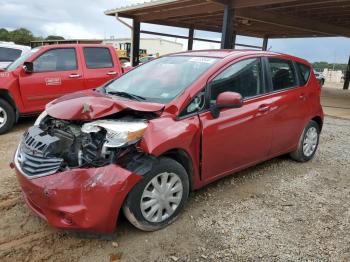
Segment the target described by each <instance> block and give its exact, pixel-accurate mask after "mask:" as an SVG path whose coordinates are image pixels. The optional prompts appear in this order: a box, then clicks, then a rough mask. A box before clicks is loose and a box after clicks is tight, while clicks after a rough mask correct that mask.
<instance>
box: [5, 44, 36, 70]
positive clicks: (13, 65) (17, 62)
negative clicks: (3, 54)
mask: <svg viewBox="0 0 350 262" xmlns="http://www.w3.org/2000/svg"><path fill="white" fill-rule="evenodd" d="M40 48H42V47H41V46H40V47H36V48H33V49H31V50H30V51H29V52H27V53H25V54H23V55H22V56H20V57H19V58H17V60H15V61H14V62H13V63H11V64H9V65H8V67H7V68H6V70H7V71H11V70H15V69H16V68H17V67H18V66H20V65H21V64H23V63H24V62H25V61H26V60H27V58H29V57H31V56H32V55H33V54H34V53H36V52H37V51H39V50H40Z"/></svg>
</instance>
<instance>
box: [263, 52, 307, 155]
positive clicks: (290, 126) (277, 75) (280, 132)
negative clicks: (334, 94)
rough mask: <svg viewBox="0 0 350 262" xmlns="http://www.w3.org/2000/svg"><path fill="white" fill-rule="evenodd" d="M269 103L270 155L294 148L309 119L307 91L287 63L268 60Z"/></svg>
mask: <svg viewBox="0 0 350 262" xmlns="http://www.w3.org/2000/svg"><path fill="white" fill-rule="evenodd" d="M267 60H268V68H269V74H270V77H269V79H270V83H271V87H272V90H271V98H272V99H273V100H274V103H273V136H272V148H271V155H273V156H275V155H279V154H283V153H287V152H289V151H291V150H293V149H294V147H295V146H296V145H297V143H298V140H299V137H300V135H301V132H302V130H303V129H304V127H305V124H306V122H307V118H308V117H309V109H308V104H307V103H308V99H309V98H308V97H309V95H308V90H307V89H306V86H304V85H303V84H302V83H301V81H300V80H301V75H300V74H299V71H298V69H297V68H296V66H295V64H294V62H293V61H291V60H287V59H283V58H268V59H267Z"/></svg>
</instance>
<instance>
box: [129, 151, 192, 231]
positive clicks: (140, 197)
mask: <svg viewBox="0 0 350 262" xmlns="http://www.w3.org/2000/svg"><path fill="white" fill-rule="evenodd" d="M188 193H189V181H188V176H187V173H186V170H185V169H184V167H183V166H182V165H181V164H179V163H178V162H176V161H175V160H173V159H170V158H165V157H164V158H160V159H159V162H157V163H156V164H154V166H153V168H152V170H151V171H150V172H148V173H147V174H145V175H144V177H143V179H142V180H141V182H140V183H138V184H137V185H136V186H135V187H134V188H133V189H132V191H131V192H130V193H129V195H128V196H127V198H126V200H125V202H124V205H123V211H124V214H125V216H126V218H127V219H128V220H129V221H130V223H131V224H133V225H134V226H135V227H137V228H139V229H141V230H144V231H155V230H159V229H162V228H164V227H166V226H167V225H169V224H171V223H172V222H173V221H175V219H176V218H177V217H178V215H179V213H180V211H181V210H182V208H183V207H184V205H185V203H186V201H187V198H188Z"/></svg>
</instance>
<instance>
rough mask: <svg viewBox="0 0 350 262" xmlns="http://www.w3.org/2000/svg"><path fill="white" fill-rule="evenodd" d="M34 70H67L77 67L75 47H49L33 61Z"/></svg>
mask: <svg viewBox="0 0 350 262" xmlns="http://www.w3.org/2000/svg"><path fill="white" fill-rule="evenodd" d="M33 65H34V72H52V71H69V70H76V69H77V68H78V65H77V59H76V52H75V48H57V49H51V50H48V51H46V52H45V53H43V54H42V55H40V56H39V57H38V58H36V59H35V60H34V61H33Z"/></svg>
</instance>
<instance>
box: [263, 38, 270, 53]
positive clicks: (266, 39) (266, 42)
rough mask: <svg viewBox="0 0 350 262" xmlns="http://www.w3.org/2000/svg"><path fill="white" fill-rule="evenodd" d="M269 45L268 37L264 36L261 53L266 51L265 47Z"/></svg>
mask: <svg viewBox="0 0 350 262" xmlns="http://www.w3.org/2000/svg"><path fill="white" fill-rule="evenodd" d="M268 43H269V37H268V36H265V37H264V41H263V46H262V50H263V51H266V50H267V45H268Z"/></svg>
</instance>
